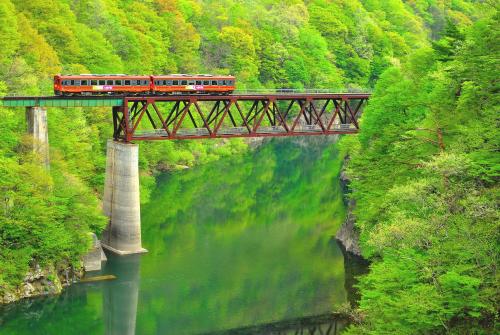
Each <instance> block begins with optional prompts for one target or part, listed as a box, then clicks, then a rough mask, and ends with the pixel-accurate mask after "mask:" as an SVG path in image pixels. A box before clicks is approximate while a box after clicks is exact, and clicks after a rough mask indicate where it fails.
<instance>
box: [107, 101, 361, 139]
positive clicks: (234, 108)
mask: <svg viewBox="0 0 500 335" xmlns="http://www.w3.org/2000/svg"><path fill="white" fill-rule="evenodd" d="M368 98H369V95H367V94H343V95H341V94H311V95H306V94H303V95H230V96H202V95H194V96H186V95H177V96H160V97H158V96H155V97H151V96H146V97H124V99H123V105H122V106H116V107H113V125H114V132H113V137H114V139H115V140H120V141H124V142H131V141H151V140H183V139H208V138H233V137H280V136H311V135H337V134H352V133H357V132H358V130H359V124H358V121H357V120H358V118H359V115H360V113H361V110H362V107H363V105H364V104H365V103H366V101H367V100H368Z"/></svg>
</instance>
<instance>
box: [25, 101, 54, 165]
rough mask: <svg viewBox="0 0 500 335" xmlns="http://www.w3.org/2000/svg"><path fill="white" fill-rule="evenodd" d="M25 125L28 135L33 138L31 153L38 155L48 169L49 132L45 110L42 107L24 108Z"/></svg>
mask: <svg viewBox="0 0 500 335" xmlns="http://www.w3.org/2000/svg"><path fill="white" fill-rule="evenodd" d="M26 123H27V124H28V134H30V135H32V136H33V139H34V141H33V151H34V152H36V153H37V154H39V155H40V158H41V160H42V163H43V165H44V166H45V168H47V169H48V168H49V131H48V129H49V128H48V126H47V109H46V108H43V107H26Z"/></svg>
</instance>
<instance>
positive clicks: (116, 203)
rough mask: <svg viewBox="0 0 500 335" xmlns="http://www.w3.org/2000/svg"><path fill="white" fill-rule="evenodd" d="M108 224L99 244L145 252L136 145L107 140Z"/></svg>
mask: <svg viewBox="0 0 500 335" xmlns="http://www.w3.org/2000/svg"><path fill="white" fill-rule="evenodd" d="M103 210H104V214H105V215H106V216H107V217H109V224H108V227H107V228H106V230H105V231H104V233H103V238H102V246H103V247H104V248H106V249H108V250H110V251H112V252H114V253H117V254H119V255H128V254H136V253H142V252H146V251H147V250H146V249H143V248H142V245H141V209H140V199H139V147H138V145H137V144H130V143H122V142H115V141H113V140H108V143H107V153H106V179H105V186H104V200H103Z"/></svg>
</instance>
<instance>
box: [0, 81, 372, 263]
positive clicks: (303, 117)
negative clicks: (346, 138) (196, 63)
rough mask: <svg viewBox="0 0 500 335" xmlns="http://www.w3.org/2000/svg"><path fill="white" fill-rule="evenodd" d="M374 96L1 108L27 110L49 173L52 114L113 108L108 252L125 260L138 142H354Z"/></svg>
mask: <svg viewBox="0 0 500 335" xmlns="http://www.w3.org/2000/svg"><path fill="white" fill-rule="evenodd" d="M369 98H370V94H369V93H330V92H326V91H318V90H315V91H303V92H295V91H292V90H281V91H279V92H272V93H263V92H245V93H236V94H232V95H166V96H113V95H109V96H108V95H107V96H64V97H60V96H57V97H56V96H45V97H4V98H1V99H0V107H23V108H26V121H27V126H28V132H29V133H30V134H32V135H33V137H34V138H35V141H34V148H33V149H34V150H35V151H37V152H39V153H40V155H41V156H42V157H43V158H44V162H45V165H46V167H47V168H48V167H49V152H48V126H47V108H50V107H59V108H75V107H85V108H92V107H108V108H111V110H112V113H111V114H112V120H113V139H110V140H108V143H107V152H106V178H105V188H104V197H103V210H104V214H105V215H107V216H108V217H109V224H108V227H107V228H106V230H105V231H104V234H103V238H102V245H103V247H105V248H106V249H108V250H110V251H112V252H115V253H117V254H120V255H125V254H134V253H141V252H145V251H146V250H145V249H143V248H142V244H141V224H140V223H141V219H140V202H139V168H138V157H139V150H138V145H137V142H138V141H153V140H194V139H216V138H235V137H286V136H319V135H323V136H327V135H340V134H355V133H357V132H358V130H359V124H358V119H359V116H360V114H361V112H362V109H363V106H364V105H365V104H366V102H367V101H368V99H369Z"/></svg>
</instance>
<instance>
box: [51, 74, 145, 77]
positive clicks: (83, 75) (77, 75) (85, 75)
mask: <svg viewBox="0 0 500 335" xmlns="http://www.w3.org/2000/svg"><path fill="white" fill-rule="evenodd" d="M56 76H59V77H70V78H89V77H98V78H110V77H127V78H149V77H150V76H149V75H141V74H87V73H84V74H58V75H56Z"/></svg>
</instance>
